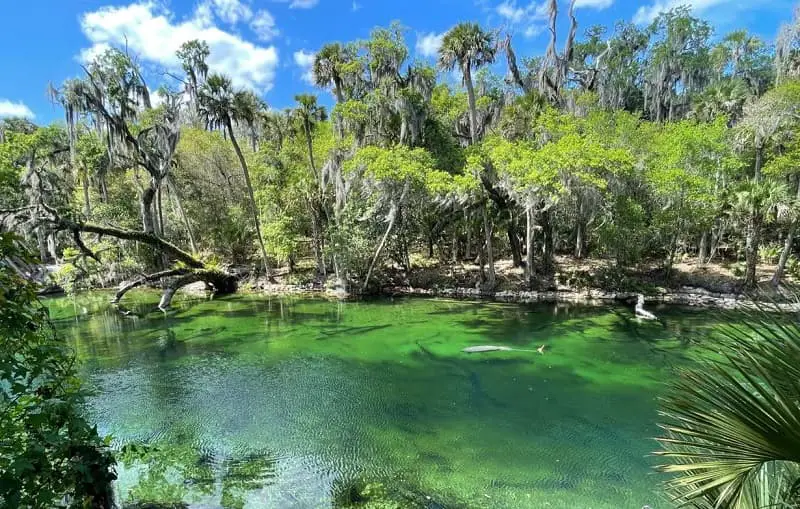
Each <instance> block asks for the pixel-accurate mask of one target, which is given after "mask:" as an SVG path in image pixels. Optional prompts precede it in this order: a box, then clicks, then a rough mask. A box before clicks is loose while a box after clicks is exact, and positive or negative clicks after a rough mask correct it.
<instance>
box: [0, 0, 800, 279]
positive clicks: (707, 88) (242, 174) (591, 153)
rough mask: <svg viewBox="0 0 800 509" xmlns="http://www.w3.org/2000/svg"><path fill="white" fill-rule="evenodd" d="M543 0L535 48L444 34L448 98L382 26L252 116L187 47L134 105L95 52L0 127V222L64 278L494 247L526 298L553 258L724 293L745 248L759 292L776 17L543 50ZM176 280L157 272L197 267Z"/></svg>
mask: <svg viewBox="0 0 800 509" xmlns="http://www.w3.org/2000/svg"><path fill="white" fill-rule="evenodd" d="M553 3H554V2H553ZM550 8H551V11H550V12H551V23H552V29H553V40H552V41H551V43H550V45H549V47H548V49H547V52H546V54H545V56H544V57H541V58H530V59H527V58H526V59H522V60H521V61H520V60H518V58H517V55H516V54H515V52H514V50H513V44H512V39H511V36H506V37H500V35H499V34H496V33H495V32H491V31H486V30H484V29H483V28H481V27H480V26H478V25H475V24H462V25H458V26H457V27H455V28H454V29H453V30H452V31H450V32H449V33H448V34H447V35H446V37H445V38H444V40H443V45H442V48H441V51H440V56H439V59H438V62H437V64H438V67H439V69H440V70H441V71H442V72H443V73H451V72H452V73H456V74H458V75H459V76H461V78H462V84H463V86H464V87H463V90H464V91H463V92H462V90H461V89H460V88H458V87H455V88H454V87H452V86H450V85H448V84H446V83H443V82H440V83H437V69H436V68H434V67H431V66H428V65H427V64H425V63H423V62H420V61H412V60H411V59H410V57H409V51H408V49H407V46H406V44H405V40H404V31H403V29H402V28H401V27H400V26H399V25H392V26H390V27H388V28H378V29H375V30H374V31H373V33H372V35H371V37H370V38H369V39H366V40H362V41H355V42H352V43H332V44H328V45H326V46H324V47H323V48H321V49H320V50H319V51H318V52H317V54H316V57H315V62H314V66H313V71H314V79H315V81H316V83H317V84H318V85H319V86H320V87H322V88H330V89H331V91H332V93H333V97H334V99H335V104H334V106H333V107H332V108H330V109H329V111H326V108H325V107H323V106H322V105H320V104H319V102H318V100H317V98H316V97H314V96H311V95H299V96H297V105H296V107H294V108H290V109H287V110H284V111H276V110H270V109H267V108H266V106H265V104H264V102H263V101H262V100H261V99H259V98H258V97H257V96H256V95H255V94H254V93H252V92H250V91H246V90H236V89H235V88H234V87H233V86H232V84H231V82H230V80H229V79H228V78H226V77H225V76H221V75H218V74H215V73H214V72H213V70H209V69H208V66H207V64H206V59H207V57H208V54H209V50H208V47H207V45H206V44H205V43H204V42H202V41H189V42H187V43H186V44H185V45H184V46H183V48H182V49H181V51H180V52H179V55H178V57H179V58H180V59H181V62H182V64H183V65H182V70H183V72H184V75H183V78H182V80H183V81H181V82H179V83H178V84H179V85H180V86H181V88H182V90H180V89H177V90H170V89H169V87H162V88H161V89H160V90H159V91H158V92H157V94H158V95H159V99H160V100H159V101H155V99H154V98H151V97H150V92H149V90H148V88H147V86H146V85H145V84H144V78H143V77H142V73H141V70H140V69H139V67H138V66H137V64H136V63H135V61H134V59H132V58H131V57H129V56H128V55H127V54H125V53H122V52H120V51H119V50H116V49H111V50H109V51H108V52H106V53H105V54H103V55H100V56H98V57H97V59H96V60H95V61H94V62H92V63H91V65H89V66H87V68H86V76H85V77H84V78H80V79H74V80H70V81H68V82H67V83H65V84H64V86H63V87H61V88H60V89H58V90H53V95H54V97H55V98H56V99H57V100H59V101H60V102H61V103H62V104H63V105H64V108H65V111H66V119H67V122H66V126H65V127H62V126H59V125H54V126H49V127H37V126H34V125H32V124H30V123H27V122H25V121H20V120H10V119H9V120H6V121H4V123H3V126H2V132H3V135H2V143H0V168H2V176H3V179H2V182H3V186H2V191H1V192H2V201H3V218H4V222H5V224H6V227H7V228H14V229H16V230H17V231H19V232H20V233H21V234H22V235H24V236H25V237H26V238H27V239H29V241H30V242H31V243H32V244H33V245H37V246H38V247H39V252H40V256H41V258H42V259H44V260H52V261H64V262H68V264H67V265H65V266H64V268H62V270H61V273H60V275H61V276H62V283H63V284H64V285H67V286H70V287H71V285H73V284H74V283H75V282H78V283H77V284H78V285H96V284H102V283H104V282H111V281H118V280H122V279H126V278H131V277H134V276H135V275H139V274H141V273H143V272H144V273H148V274H150V273H152V272H154V271H155V275H159V274H161V273H162V272H164V271H165V270H168V269H169V268H170V267H174V265H173V264H174V262H175V261H179V262H181V263H183V264H188V265H189V266H190V267H194V268H202V269H203V270H205V268H206V265H207V264H209V263H210V264H211V265H210V266H211V267H214V268H224V267H226V266H231V265H244V266H251V267H253V268H256V267H258V268H259V269H260V270H264V269H266V270H267V272H268V273H269V272H271V271H272V270H273V268H274V267H277V266H282V265H283V266H288V267H289V269H290V270H292V269H294V267H295V266H296V264H297V262H298V261H299V260H301V259H303V258H307V257H308V258H311V257H313V259H314V266H315V267H316V273H317V279H320V280H324V279H326V278H327V277H328V276H331V275H334V276H335V278H334V279H332V281H334V282H335V283H336V284H339V285H342V286H346V285H356V286H362V287H364V288H367V287H368V286H369V285H370V282H371V281H372V280H373V279H374V275H375V274H376V273H377V274H380V273H381V272H382V271H383V269H384V268H385V267H386V266H387V262H390V263H392V264H394V265H395V266H396V267H399V268H400V269H402V271H404V272H405V273H406V274H407V273H409V272H410V271H412V270H413V261H412V260H413V257H412V256H411V255H412V254H413V253H417V252H420V253H423V254H426V255H428V256H429V257H431V258H437V259H438V260H439V261H441V262H460V261H471V260H474V261H475V262H477V263H480V265H481V267H482V269H481V279H482V283H483V287H484V288H485V289H489V290H491V288H493V287H494V285H495V275H494V263H493V262H494V261H495V260H496V259H497V258H499V257H510V258H511V259H513V262H514V265H515V266H518V267H525V271H526V281H528V282H529V283H530V285H531V286H532V287H536V286H547V285H548V284H549V283H548V281H549V279H548V277H549V276H550V275H551V274H552V273H553V268H554V260H555V256H556V255H557V254H562V255H572V256H574V257H576V258H584V257H587V256H593V257H606V258H611V259H613V260H616V262H617V264H618V266H619V267H621V268H627V267H633V266H636V265H637V264H639V263H641V262H649V263H651V264H652V262H659V263H660V264H661V266H662V267H663V269H664V270H663V272H662V273H663V275H664V277H665V278H669V277H670V275H671V270H672V266H673V264H674V263H675V262H676V260H681V259H685V258H687V257H692V258H695V259H696V260H697V263H699V264H700V265H703V264H706V263H708V262H709V261H712V260H722V259H725V260H728V261H731V262H734V263H735V262H738V261H741V268H740V269H739V270H740V273H741V276H742V278H743V283H744V284H745V285H747V286H753V285H755V284H756V283H757V273H756V267H757V265H758V263H759V261H763V260H764V259H766V261H769V262H772V263H774V264H776V265H777V269H776V270H775V271H774V277H773V282H774V283H775V284H779V283H780V282H781V281H782V280H783V279H784V278H785V275H786V273H787V271H791V270H794V268H795V267H796V266H797V263H796V258H795V256H794V254H795V253H794V248H795V246H794V239H795V233H796V223H797V220H798V217H800V216H798V214H797V211H796V209H797V207H796V205H797V203H796V202H797V196H798V193H797V192H796V191H797V190H800V185H799V184H800V180H799V179H798V172H797V171H796V170H795V166H796V164H795V159H796V155H797V140H796V136H795V134H796V132H797V127H798V119H799V117H798V112H800V84H798V83H797V82H795V81H794V79H795V77H796V76H795V74H796V71H797V69H798V66H796V65H794V64H793V62H794V61H795V59H796V54H795V52H794V50H793V48H794V47H795V45H796V44H797V42H798V41H797V40H796V39H797V35H796V34H797V30H794V28H793V27H795V26H796V25H797V22H796V21H795V22H793V24H791V25H788V26H787V27H784V28H783V29H782V32H781V33H782V36H781V38H779V43H778V45H777V46H776V47H770V46H768V45H767V44H766V43H765V42H763V41H761V40H760V39H758V38H757V37H755V36H752V35H750V34H748V33H746V32H744V31H736V32H732V33H730V34H727V35H724V36H722V37H716V38H715V36H714V34H713V30H712V29H711V27H710V25H709V24H708V23H706V22H705V21H703V20H701V19H698V18H695V17H693V16H692V15H691V13H690V11H688V10H686V9H683V8H678V9H674V10H672V11H669V12H666V13H663V14H661V15H660V16H659V17H658V18H656V20H655V21H654V22H653V23H652V25H651V26H648V27H644V28H640V27H637V26H633V25H628V24H624V23H621V24H618V25H617V26H616V27H615V28H614V30H613V31H608V30H607V29H606V28H604V27H597V26H596V27H590V28H589V29H587V30H586V31H585V33H584V36H583V38H581V37H578V36H577V24H576V23H577V21H576V20H575V19H574V17H573V16H572V14H573V13H572V12H571V11H570V12H569V13H568V14H569V15H570V20H571V23H572V25H571V29H570V31H569V33H568V34H567V36H566V37H567V39H566V45H565V49H564V51H563V52H562V53H559V52H558V51H557V50H556V46H555V44H556V39H557V38H556V33H555V27H556V24H557V19H556V18H557V12H556V10H555V8H554V6H553V5H551V6H550ZM503 57H505V61H506V65H507V68H508V74H507V76H506V79H505V80H503V79H500V78H499V77H497V76H495V75H494V74H492V70H495V69H497V68H498V67H500V66H502V63H501V62H500V61H501V60H502V59H503ZM446 75H449V74H446ZM168 79H173V78H172V77H170V78H168ZM156 104H157V105H156ZM107 226H114V227H118V228H120V229H124V232H123V234H122V235H120V232H119V231H114V230H110V229H108V228H106V227H107ZM139 231H141V232H143V233H146V234H148V235H151V236H152V237H157V238H158V239H162V240H166V241H169V243H170V244H171V245H172V247H175V248H176V249H179V250H181V252H180V253H177V252H176V251H174V250H172V251H170V250H169V249H168V247H167V250H168V251H170V252H167V253H165V252H164V249H165V246H164V245H163V243H162V242H156V241H155V240H153V238H148V239H145V238H143V237H141V236H136V235H135V233H136V232H139ZM94 234H97V235H96V236H95V235H94ZM83 237H86V238H85V239H83ZM75 239H78V240H77V241H76V240H75ZM76 242H77V244H76ZM143 244H144V245H143ZM251 264H252V265H251ZM109 266H111V267H112V268H113V269H112V270H111V271H109V270H108V267H109ZM185 272H186V271H183V272H182V273H178V274H176V273H174V271H171V272H168V277H169V278H176V277H183V278H184V280H183V281H181V283H180V284H183V283H185V282H187V281H189V280H196V279H203V280H207V279H208V278H207V277H205V276H204V275H203V274H199V275H198V274H196V273H195V274H186V273H185ZM155 275H153V277H151V278H150V279H148V280H147V281H146V282H149V281H154V280H158V279H163V277H155ZM207 282H208V281H207ZM175 285H176V286H179V284H178V283H176V284H175Z"/></svg>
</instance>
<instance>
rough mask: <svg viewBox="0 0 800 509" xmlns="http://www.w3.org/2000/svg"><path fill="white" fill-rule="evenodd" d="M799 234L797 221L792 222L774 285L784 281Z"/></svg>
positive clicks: (799, 199) (799, 193) (798, 198)
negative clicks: (796, 237)
mask: <svg viewBox="0 0 800 509" xmlns="http://www.w3.org/2000/svg"><path fill="white" fill-rule="evenodd" d="M795 203H800V177H798V179H797V193H796V194H795ZM795 232H797V221H796V220H795V221H792V225H791V226H790V227H789V231H788V232H787V234H786V241H785V242H784V243H783V251H781V257H780V259H779V260H778V267H777V268H776V269H775V274H773V276H772V284H773V285H775V286H778V285H780V284H781V281H782V280H783V274H784V272H785V271H786V263H787V262H788V261H789V255H791V254H792V246H793V244H794V235H795Z"/></svg>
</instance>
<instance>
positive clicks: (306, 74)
mask: <svg viewBox="0 0 800 509" xmlns="http://www.w3.org/2000/svg"><path fill="white" fill-rule="evenodd" d="M293 57H294V63H295V64H296V65H297V67H299V68H300V70H302V71H303V81H305V82H306V83H308V84H309V85H313V84H314V72H313V70H312V69H311V67H312V66H313V65H314V57H315V54H314V53H311V52H310V51H306V50H304V49H301V50H299V51H295V52H294V55H293Z"/></svg>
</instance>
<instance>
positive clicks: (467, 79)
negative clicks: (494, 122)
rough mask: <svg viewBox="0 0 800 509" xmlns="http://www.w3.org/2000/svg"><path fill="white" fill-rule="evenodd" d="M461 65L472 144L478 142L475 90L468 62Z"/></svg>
mask: <svg viewBox="0 0 800 509" xmlns="http://www.w3.org/2000/svg"><path fill="white" fill-rule="evenodd" d="M465 64H466V65H463V66H462V67H463V72H464V85H465V86H466V87H467V100H468V102H469V137H470V141H471V142H472V144H473V145H474V144H476V143H477V142H478V119H477V118H476V116H477V110H476V108H475V90H474V89H473V87H472V71H471V69H470V66H469V62H465Z"/></svg>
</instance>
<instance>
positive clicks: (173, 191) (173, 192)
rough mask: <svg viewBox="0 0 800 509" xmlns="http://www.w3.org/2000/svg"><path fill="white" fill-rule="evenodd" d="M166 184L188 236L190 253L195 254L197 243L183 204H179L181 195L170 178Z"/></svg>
mask: <svg viewBox="0 0 800 509" xmlns="http://www.w3.org/2000/svg"><path fill="white" fill-rule="evenodd" d="M167 185H168V186H169V189H170V193H169V195H170V196H171V197H172V199H173V200H174V201H175V209H177V211H178V215H179V216H180V218H181V222H182V223H183V226H184V227H185V228H186V235H187V236H188V237H189V246H190V247H191V248H192V254H197V244H196V243H195V240H194V233H193V232H192V224H191V223H190V222H189V218H188V217H186V212H184V210H183V205H182V204H181V197H180V196H179V195H178V189H177V188H176V187H175V184H173V182H172V180H170V179H169V178H167Z"/></svg>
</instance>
